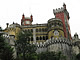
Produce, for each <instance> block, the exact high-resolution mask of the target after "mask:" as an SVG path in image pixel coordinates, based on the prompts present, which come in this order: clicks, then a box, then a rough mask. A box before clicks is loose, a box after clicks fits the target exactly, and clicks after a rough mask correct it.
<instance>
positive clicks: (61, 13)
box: [53, 4, 71, 39]
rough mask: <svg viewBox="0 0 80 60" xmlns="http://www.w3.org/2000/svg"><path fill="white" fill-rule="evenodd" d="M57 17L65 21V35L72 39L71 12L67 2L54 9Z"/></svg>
mask: <svg viewBox="0 0 80 60" xmlns="http://www.w3.org/2000/svg"><path fill="white" fill-rule="evenodd" d="M53 12H54V15H55V18H58V19H61V20H62V22H63V28H64V36H65V37H66V38H69V39H71V33H70V26H69V23H68V21H69V18H70V17H69V13H68V11H67V9H66V4H63V7H61V8H58V9H56V10H53Z"/></svg>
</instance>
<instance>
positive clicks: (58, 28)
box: [48, 18, 64, 39]
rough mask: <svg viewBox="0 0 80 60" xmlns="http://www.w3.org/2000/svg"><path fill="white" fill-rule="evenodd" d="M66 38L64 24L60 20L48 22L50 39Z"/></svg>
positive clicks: (53, 19) (54, 19)
mask: <svg viewBox="0 0 80 60" xmlns="http://www.w3.org/2000/svg"><path fill="white" fill-rule="evenodd" d="M59 37H64V31H63V23H62V21H61V20H60V19H56V18H52V19H49V20H48V39H50V38H59Z"/></svg>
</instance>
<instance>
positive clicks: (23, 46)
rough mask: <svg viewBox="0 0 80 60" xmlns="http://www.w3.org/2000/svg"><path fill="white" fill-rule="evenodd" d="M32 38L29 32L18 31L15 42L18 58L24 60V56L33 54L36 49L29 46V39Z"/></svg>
mask: <svg viewBox="0 0 80 60" xmlns="http://www.w3.org/2000/svg"><path fill="white" fill-rule="evenodd" d="M30 36H32V34H31V32H27V31H20V32H19V33H18V35H17V40H16V42H15V44H16V49H17V53H18V57H19V58H21V57H22V58H23V60H26V55H28V54H31V53H34V52H35V50H36V48H35V45H32V44H30V43H29V42H30V39H29V37H30Z"/></svg>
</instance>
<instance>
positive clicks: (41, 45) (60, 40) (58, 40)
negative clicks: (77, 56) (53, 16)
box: [32, 37, 72, 48]
mask: <svg viewBox="0 0 80 60" xmlns="http://www.w3.org/2000/svg"><path fill="white" fill-rule="evenodd" d="M56 43H61V44H67V45H69V46H72V43H71V41H70V40H69V39H66V38H63V37H60V38H52V39H49V40H46V42H44V43H42V42H40V43H38V42H37V43H35V45H36V46H37V48H46V47H47V46H49V45H52V44H56ZM32 44H34V43H32Z"/></svg>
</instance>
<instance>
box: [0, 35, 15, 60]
mask: <svg viewBox="0 0 80 60" xmlns="http://www.w3.org/2000/svg"><path fill="white" fill-rule="evenodd" d="M4 40H5V39H4V38H3V37H2V34H0V59H1V60H13V59H14V58H13V53H14V52H13V48H11V46H10V45H9V44H7V43H5V42H4Z"/></svg>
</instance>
